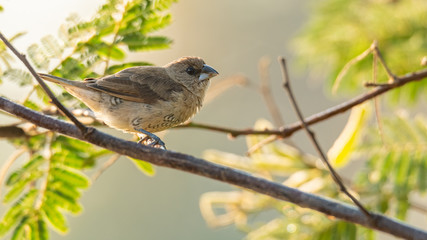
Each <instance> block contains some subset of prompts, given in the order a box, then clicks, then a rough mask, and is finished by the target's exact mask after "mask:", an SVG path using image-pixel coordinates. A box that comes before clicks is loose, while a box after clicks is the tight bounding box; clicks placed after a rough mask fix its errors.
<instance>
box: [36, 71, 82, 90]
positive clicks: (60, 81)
mask: <svg viewBox="0 0 427 240" xmlns="http://www.w3.org/2000/svg"><path fill="white" fill-rule="evenodd" d="M38 75H39V76H40V77H41V78H42V79H43V80H46V81H49V82H53V83H56V84H59V85H61V86H63V87H80V88H86V86H85V84H84V82H81V81H71V80H68V79H65V78H60V77H57V76H53V75H50V74H45V73H38Z"/></svg>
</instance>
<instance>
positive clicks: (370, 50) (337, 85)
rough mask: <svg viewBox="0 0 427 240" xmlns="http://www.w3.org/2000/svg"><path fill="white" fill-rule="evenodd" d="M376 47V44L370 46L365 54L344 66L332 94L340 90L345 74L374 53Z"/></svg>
mask: <svg viewBox="0 0 427 240" xmlns="http://www.w3.org/2000/svg"><path fill="white" fill-rule="evenodd" d="M374 48H375V45H374V43H372V44H371V46H369V48H368V49H366V50H365V51H364V52H363V53H361V54H360V55H358V56H357V57H355V58H353V59H351V60H350V61H349V62H348V63H346V64H345V65H344V67H343V68H342V69H341V71H340V72H339V73H338V76H337V78H336V79H335V82H334V85H333V86H332V92H333V93H335V92H336V91H337V90H338V87H339V85H340V84H341V80H342V79H343V78H344V76H345V74H347V72H348V70H349V69H350V68H351V66H353V65H354V64H356V63H357V62H360V61H361V60H363V59H364V58H365V57H366V56H368V55H369V54H370V53H371V52H372V51H374Z"/></svg>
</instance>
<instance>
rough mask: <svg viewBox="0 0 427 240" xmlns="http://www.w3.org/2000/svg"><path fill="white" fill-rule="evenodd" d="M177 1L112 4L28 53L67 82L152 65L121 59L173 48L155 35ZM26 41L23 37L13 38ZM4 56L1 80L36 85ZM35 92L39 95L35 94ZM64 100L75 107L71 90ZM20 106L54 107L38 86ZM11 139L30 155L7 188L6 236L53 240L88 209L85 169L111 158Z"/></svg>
mask: <svg viewBox="0 0 427 240" xmlns="http://www.w3.org/2000/svg"><path fill="white" fill-rule="evenodd" d="M173 2H174V0H160V1H159V0H156V1H151V0H132V1H122V0H107V2H106V3H105V4H104V5H102V6H101V7H100V8H99V10H98V12H97V13H96V14H95V16H94V17H93V18H92V19H91V20H90V21H80V20H79V19H78V17H77V16H70V17H69V18H68V20H67V23H66V24H64V25H63V26H61V29H60V32H59V36H58V37H54V36H46V37H44V38H42V39H41V41H40V43H37V44H33V45H31V46H30V47H29V48H28V50H27V56H28V57H29V59H30V60H31V62H32V63H33V66H36V68H37V70H38V71H41V72H50V73H52V74H54V75H57V76H61V77H65V78H69V79H83V78H86V77H96V76H98V75H100V74H110V73H112V72H116V71H119V70H121V69H124V68H127V67H131V66H141V65H150V63H149V62H145V61H138V62H123V61H124V60H125V59H126V56H127V52H128V51H148V50H158V49H163V48H167V47H169V45H170V44H171V40H170V39H169V38H167V37H164V36H158V35H153V33H154V32H155V31H156V30H158V29H161V28H163V27H165V26H167V25H168V24H169V23H170V22H171V16H170V14H169V13H168V12H167V10H168V9H169V7H170V6H171V4H172V3H173ZM21 35H22V33H19V34H17V35H15V36H14V37H12V38H11V39H10V40H11V41H13V40H14V39H16V38H17V37H20V36H21ZM5 50H6V47H5V45H4V44H0V76H1V78H3V79H7V80H13V81H14V82H16V83H17V84H19V85H20V86H32V84H33V83H32V80H31V79H32V78H31V76H30V75H29V74H28V73H27V72H26V71H23V70H21V69H15V68H13V67H12V64H11V62H12V61H13V60H12V59H13V58H12V56H11V55H10V54H9V53H8V52H7V51H5ZM115 61H120V63H116V62H115ZM33 93H36V96H32V95H33ZM58 99H60V100H61V101H62V102H65V103H66V104H67V105H69V104H72V103H73V102H74V103H76V102H75V101H76V100H75V99H73V98H71V97H70V96H69V94H67V93H65V92H63V93H62V94H60V95H59V96H58ZM40 100H42V101H40ZM22 102H23V104H24V105H25V106H27V107H30V108H32V109H36V110H41V109H42V108H43V106H42V105H40V104H39V103H40V102H42V103H44V104H46V105H48V104H49V99H48V98H46V96H45V94H44V93H43V91H42V90H41V88H40V87H39V86H37V85H34V86H32V89H31V90H30V92H29V94H28V95H27V96H26V97H25V98H24V99H23V100H22ZM77 104H79V105H80V104H81V103H79V102H78V103H77ZM10 141H11V143H12V144H14V145H15V146H16V147H17V148H19V149H24V150H25V151H26V152H27V155H28V157H27V159H26V161H25V163H24V165H23V166H21V167H20V168H18V169H17V170H15V171H13V172H11V173H9V175H8V178H7V180H6V182H5V185H6V188H7V192H6V193H5V195H4V197H3V202H4V203H6V204H10V205H11V206H10V208H9V209H8V211H7V212H6V213H5V214H3V216H2V219H1V221H0V236H3V235H5V234H7V233H8V232H11V237H12V239H48V238H49V231H48V227H51V228H53V229H54V230H55V231H58V232H61V233H65V232H67V231H68V225H67V221H66V216H65V214H67V213H71V214H78V213H80V212H81V211H82V206H81V204H80V202H79V201H80V197H81V194H82V191H83V190H85V189H87V188H88V187H89V186H90V180H89V178H88V177H87V176H86V175H85V173H84V170H85V169H91V168H93V167H94V166H95V164H96V162H97V160H98V159H99V158H101V157H105V156H107V155H109V154H111V153H110V152H109V151H106V150H102V149H99V148H97V147H94V146H92V145H91V144H88V143H84V142H81V141H79V140H75V139H70V138H66V137H63V136H59V135H57V134H56V133H52V132H44V130H42V129H37V128H35V130H34V134H31V135H30V136H29V137H28V138H25V139H14V140H10ZM138 163H139V164H138V165H137V166H138V167H139V168H140V169H141V170H142V171H143V172H144V173H146V174H147V175H153V174H154V169H153V167H152V166H151V165H150V164H149V163H145V162H144V163H142V162H141V161H138Z"/></svg>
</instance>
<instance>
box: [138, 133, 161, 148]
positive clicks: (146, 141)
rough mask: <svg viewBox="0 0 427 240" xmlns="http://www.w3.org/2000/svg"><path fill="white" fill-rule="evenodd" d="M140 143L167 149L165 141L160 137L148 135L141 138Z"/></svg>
mask: <svg viewBox="0 0 427 240" xmlns="http://www.w3.org/2000/svg"><path fill="white" fill-rule="evenodd" d="M138 143H140V144H142V145H145V146H150V147H154V148H161V149H164V150H166V146H165V143H164V142H163V141H162V140H161V139H160V138H152V137H150V136H146V137H144V138H141V139H140V140H139V141H138Z"/></svg>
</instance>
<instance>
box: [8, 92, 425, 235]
mask: <svg viewBox="0 0 427 240" xmlns="http://www.w3.org/2000/svg"><path fill="white" fill-rule="evenodd" d="M0 109H3V110H4V111H6V112H8V113H10V114H13V115H15V116H17V117H20V118H22V119H25V120H27V121H29V122H32V123H34V124H36V125H38V126H40V127H43V128H46V129H49V130H51V131H55V132H58V133H60V134H63V135H67V136H69V137H73V138H77V139H80V140H82V141H86V142H89V143H92V144H95V145H97V146H100V147H103V148H106V149H108V150H111V151H114V152H117V153H119V154H122V155H127V156H129V157H132V158H136V159H140V160H142V159H145V160H146V161H147V162H150V163H152V164H154V165H157V166H162V167H168V168H173V169H177V170H181V171H185V172H189V173H192V174H196V175H200V176H204V177H207V178H211V179H215V180H218V181H222V182H225V183H229V184H233V185H236V186H240V187H243V188H246V189H249V190H253V191H255V192H258V193H261V194H265V195H268V196H271V197H274V198H277V199H280V200H284V201H289V202H292V203H295V204H297V205H298V206H300V207H306V208H310V209H313V210H316V211H319V212H322V213H324V214H327V215H331V216H334V217H336V218H339V219H342V220H344V221H348V222H352V223H357V224H360V225H363V226H366V227H368V228H372V229H376V230H379V231H383V232H386V233H390V234H392V235H394V236H397V237H402V238H408V239H427V232H425V231H422V230H420V229H417V228H415V227H412V226H409V225H407V224H405V223H403V222H400V221H397V220H394V219H392V218H389V217H386V216H384V215H381V214H375V213H372V214H371V216H372V219H369V218H368V217H366V215H365V214H364V213H363V212H361V211H360V210H359V209H357V208H355V207H353V206H350V205H348V204H345V203H340V202H337V201H335V200H332V199H328V198H325V197H320V196H316V195H313V194H309V193H305V192H302V191H299V190H297V189H294V188H289V187H287V186H284V185H282V184H279V183H276V182H271V181H269V180H266V179H263V178H259V177H255V176H252V175H250V174H248V173H246V172H243V171H240V170H236V169H232V168H230V167H226V166H221V165H218V164H215V163H211V162H208V161H206V160H203V159H200V158H196V157H193V156H190V155H186V154H182V153H177V152H172V151H165V150H161V149H157V148H151V147H147V146H143V145H141V144H137V143H136V142H130V141H126V140H123V139H119V138H116V137H113V136H111V135H108V134H105V133H102V132H100V131H98V130H96V129H94V130H93V131H91V132H89V133H86V135H85V136H84V135H83V134H82V133H81V132H80V130H79V129H78V128H77V127H76V126H75V125H72V124H70V123H67V122H65V121H62V120H58V119H55V118H52V117H49V116H45V115H42V114H40V113H38V112H35V111H33V110H31V109H28V108H26V107H24V106H21V105H19V104H16V103H14V102H12V101H9V100H7V99H6V98H3V97H0Z"/></svg>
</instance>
